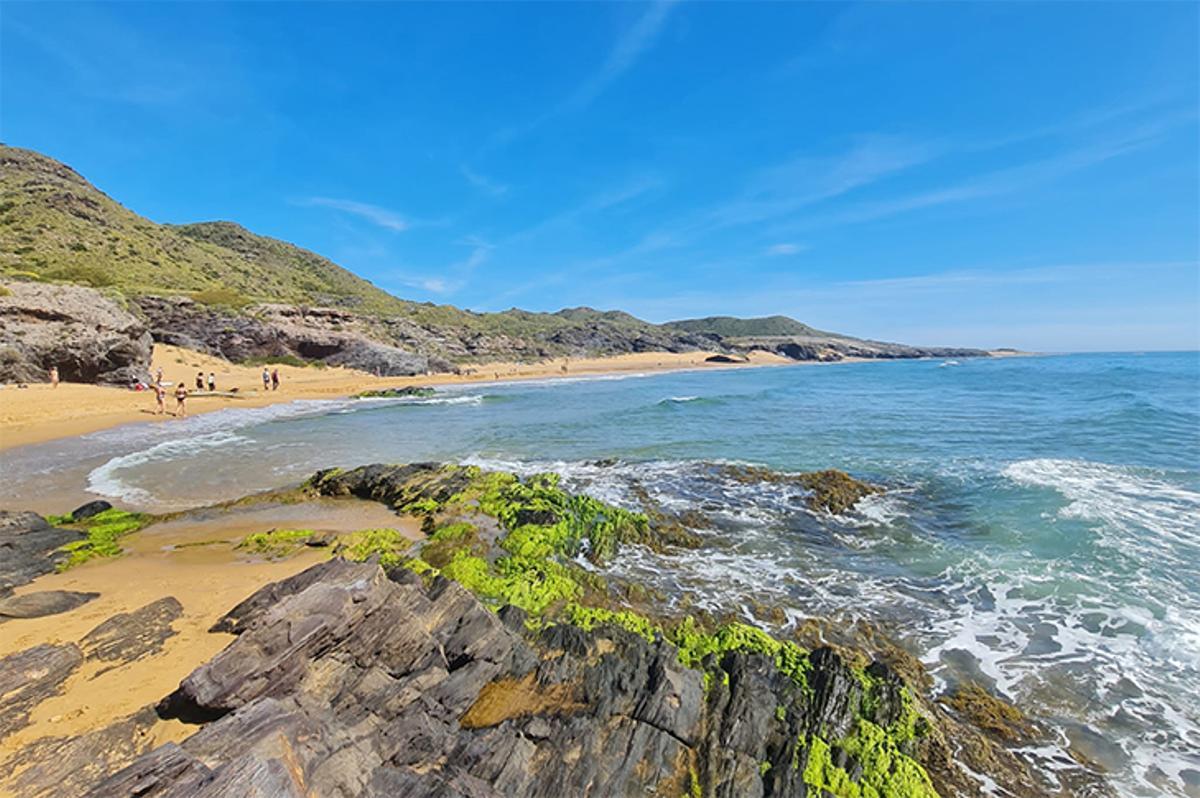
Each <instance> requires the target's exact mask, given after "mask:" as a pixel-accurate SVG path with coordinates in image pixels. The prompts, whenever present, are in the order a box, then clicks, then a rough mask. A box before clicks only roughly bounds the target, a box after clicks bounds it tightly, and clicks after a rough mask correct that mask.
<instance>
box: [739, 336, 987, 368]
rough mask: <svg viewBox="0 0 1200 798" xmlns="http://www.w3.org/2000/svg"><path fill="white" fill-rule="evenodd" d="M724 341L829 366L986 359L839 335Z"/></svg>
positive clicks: (977, 352) (958, 350) (972, 352)
mask: <svg viewBox="0 0 1200 798" xmlns="http://www.w3.org/2000/svg"><path fill="white" fill-rule="evenodd" d="M723 342H724V343H725V344H726V345H728V346H730V347H733V348H735V349H738V350H740V351H746V352H749V351H752V350H756V349H757V350H763V351H767V352H774V353H776V354H778V355H783V356H784V357H787V358H791V359H792V360H806V361H813V360H815V361H819V362H823V363H831V362H836V361H839V360H845V359H846V358H850V357H854V358H867V359H871V360H902V359H912V358H922V357H987V356H988V353H987V352H986V351H984V350H982V349H964V348H962V347H942V346H908V345H907V344H892V343H886V342H884V341H867V340H863V339H860V338H848V337H845V336H838V335H825V334H821V335H791V336H756V337H743V338H725V339H723Z"/></svg>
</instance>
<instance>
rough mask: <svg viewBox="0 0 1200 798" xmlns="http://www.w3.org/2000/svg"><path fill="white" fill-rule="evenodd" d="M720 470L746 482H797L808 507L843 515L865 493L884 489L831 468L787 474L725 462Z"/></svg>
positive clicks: (874, 492)
mask: <svg viewBox="0 0 1200 798" xmlns="http://www.w3.org/2000/svg"><path fill="white" fill-rule="evenodd" d="M721 471H722V473H723V474H724V475H725V476H726V477H729V478H730V479H734V480H737V481H738V482H744V483H747V484H751V483H757V482H771V483H778V484H792V485H799V486H800V487H802V488H805V489H807V490H808V492H809V493H808V496H807V497H806V498H805V504H806V505H807V506H808V509H810V510H812V511H814V512H820V511H825V512H828V513H832V514H833V515H843V514H845V513H847V512H849V511H850V510H852V509H854V505H856V504H857V503H858V502H859V501H860V500H862V499H865V498H866V497H867V496H871V495H874V494H877V493H883V488H880V487H878V486H877V485H872V484H870V483H868V482H863V481H862V480H860V479H855V478H854V477H852V476H850V475H849V474H847V473H846V472H845V471H838V470H837V469H834V468H829V469H826V470H824V471H809V472H805V473H801V474H786V473H782V472H779V471H772V470H770V469H767V468H760V467H758V466H747V465H733V464H726V465H722V466H721Z"/></svg>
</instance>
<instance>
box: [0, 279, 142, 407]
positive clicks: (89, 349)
mask: <svg viewBox="0 0 1200 798" xmlns="http://www.w3.org/2000/svg"><path fill="white" fill-rule="evenodd" d="M0 339H3V341H4V343H3V345H0V382H46V381H48V380H49V377H48V372H49V369H50V368H51V367H57V368H58V374H59V378H60V379H62V380H68V381H71V382H100V383H108V384H112V385H128V384H130V383H134V382H137V381H138V380H141V379H145V378H147V376H148V374H149V371H150V353H151V344H152V340H151V337H150V333H149V332H148V331H147V329H146V326H145V325H144V324H143V323H142V321H141V320H140V319H139V318H138V317H137V316H135V315H133V314H132V313H130V312H129V311H127V310H126V309H125V308H123V307H121V305H119V304H118V303H117V302H116V301H115V300H113V299H110V298H109V297H107V296H105V295H104V294H102V293H101V292H99V291H97V290H95V289H92V288H85V287H83V286H77V285H51V284H46V283H34V282H8V283H4V284H3V290H0Z"/></svg>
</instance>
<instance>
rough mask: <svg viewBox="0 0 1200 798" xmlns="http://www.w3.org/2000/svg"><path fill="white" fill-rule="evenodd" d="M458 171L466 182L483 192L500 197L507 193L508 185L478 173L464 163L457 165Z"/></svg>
mask: <svg viewBox="0 0 1200 798" xmlns="http://www.w3.org/2000/svg"><path fill="white" fill-rule="evenodd" d="M458 171H459V173H460V174H461V175H462V176H463V178H465V179H466V181H467V182H468V183H470V184H471V185H472V186H474V187H475V188H477V189H479V190H480V191H482V192H483V193H484V194H490V195H491V196H493V197H502V196H504V195H505V194H507V193H508V186H506V185H504V184H503V183H500V182H497V181H495V180H492V179H491V178H490V177H487V176H485V175H481V174H479V173H478V172H476V171H475V170H474V169H472V168H471V167H470V166H468V165H467V164H465V163H464V164H461V165H460V166H459V167H458Z"/></svg>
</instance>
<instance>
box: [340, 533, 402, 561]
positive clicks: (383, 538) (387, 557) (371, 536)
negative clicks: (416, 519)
mask: <svg viewBox="0 0 1200 798" xmlns="http://www.w3.org/2000/svg"><path fill="white" fill-rule="evenodd" d="M411 546H412V541H411V540H409V539H408V538H406V537H404V535H402V534H401V533H400V532H399V530H396V529H363V530H360V531H358V532H352V533H350V534H349V535H346V536H344V537H342V539H341V540H339V541H338V545H337V548H335V549H334V554H337V555H341V556H342V557H345V558H346V559H347V560H354V561H355V562H366V561H367V560H369V559H371V558H372V557H378V558H379V564H380V565H382V566H383V567H384V568H393V567H395V566H397V565H400V564H401V563H403V562H404V559H405V558H404V555H405V553H406V552H407V551H408V550H409V548H410V547H411Z"/></svg>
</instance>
